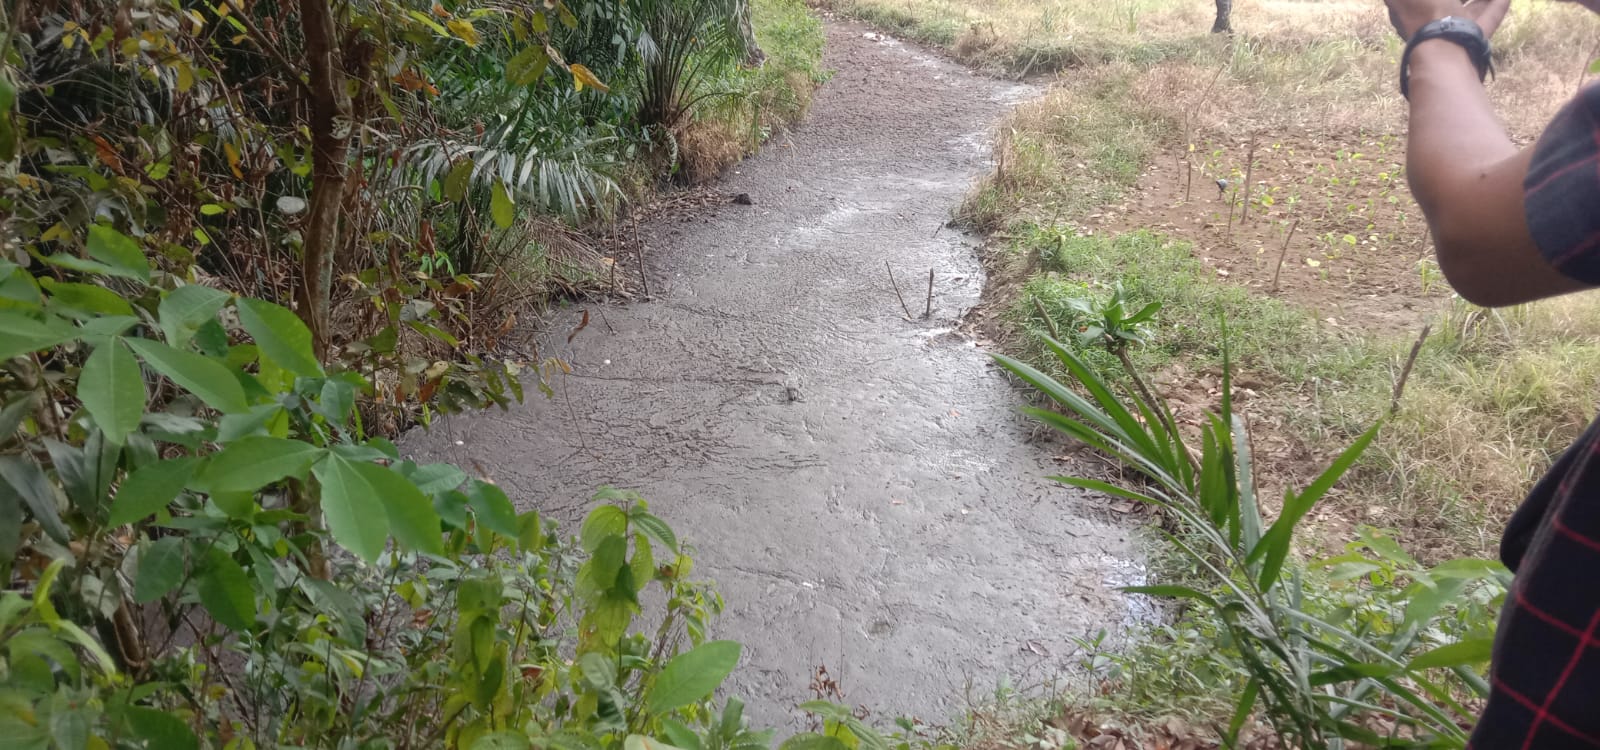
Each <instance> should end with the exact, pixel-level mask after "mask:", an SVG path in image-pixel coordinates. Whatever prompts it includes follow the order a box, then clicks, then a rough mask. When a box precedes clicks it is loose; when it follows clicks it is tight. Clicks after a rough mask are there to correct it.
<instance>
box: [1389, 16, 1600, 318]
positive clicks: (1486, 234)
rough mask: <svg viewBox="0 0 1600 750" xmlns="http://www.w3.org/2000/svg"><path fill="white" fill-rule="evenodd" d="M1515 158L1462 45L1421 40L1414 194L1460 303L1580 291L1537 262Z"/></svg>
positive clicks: (1409, 159) (1524, 168)
mask: <svg viewBox="0 0 1600 750" xmlns="http://www.w3.org/2000/svg"><path fill="white" fill-rule="evenodd" d="M1531 156H1532V152H1531V150H1519V149H1518V148H1517V146H1516V144H1514V143H1512V142H1511V138H1510V137H1509V136H1508V135H1507V134H1506V130H1505V127H1504V126H1502V125H1501V124H1500V120H1499V118H1497V117H1496V116H1495V113H1494V108H1493V106H1492V105H1491V104H1490V103H1489V96H1488V94H1487V93H1485V91H1484V88H1483V84H1482V83H1481V82H1480V81H1479V80H1478V71H1477V68H1476V67H1475V66H1473V64H1472V61H1471V59H1470V58H1469V57H1468V56H1467V53H1466V51H1465V50H1464V49H1462V48H1461V47H1460V46H1459V45H1457V44H1454V43H1452V42H1450V41H1447V40H1443V39H1436V40H1433V41H1428V42H1424V43H1422V44H1420V45H1418V46H1417V48H1416V50H1415V51H1413V52H1412V56H1411V135H1410V140H1409V142H1408V144H1407V147H1406V164H1407V170H1406V171H1407V173H1408V178H1409V180H1410V183H1411V192H1412V194H1413V195H1414V196H1415V197H1416V199H1417V204H1418V205H1419V206H1421V207H1422V212H1423V214H1424V215H1426V216H1427V218H1428V226H1429V227H1431V228H1432V230H1433V243H1434V250H1435V253H1436V255H1437V257H1438V260H1439V269H1440V270H1441V271H1443V272H1444V275H1445V278H1446V279H1447V280H1448V281H1449V282H1450V284H1451V286H1453V287H1454V288H1455V290H1456V291H1457V292H1458V293H1460V294H1461V296H1463V297H1465V298H1467V299H1468V300H1471V301H1472V302H1475V303H1477V304H1480V305H1485V306H1490V307H1493V306H1499V305H1510V304H1517V303H1521V302H1527V301H1530V300H1534V299H1538V298H1540V297H1547V296H1550V295H1553V294H1561V293H1564V292H1570V291H1574V290H1577V289H1580V288H1583V287H1582V285H1581V284H1579V283H1578V282H1575V281H1573V280H1572V279H1570V278H1567V277H1566V276H1564V275H1562V274H1560V273H1559V272H1557V271H1556V270H1555V269H1554V268H1552V267H1550V266H1549V264H1548V263H1546V262H1545V261H1544V259H1543V258H1542V257H1540V255H1539V252H1538V249H1537V248H1536V247H1535V246H1534V244H1533V240H1532V238H1531V236H1530V235H1529V232H1528V222H1527V215H1526V213H1525V211H1524V209H1523V200H1524V197H1523V186H1522V183H1523V179H1524V178H1525V177H1526V175H1527V172H1528V162H1529V159H1530V158H1531Z"/></svg>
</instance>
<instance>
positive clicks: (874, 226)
mask: <svg viewBox="0 0 1600 750" xmlns="http://www.w3.org/2000/svg"><path fill="white" fill-rule="evenodd" d="M867 34H868V29H866V28H865V27H860V26H856V25H852V24H846V23H842V22H830V25H829V29H828V41H829V47H828V52H827V59H826V64H827V66H828V67H829V68H830V69H831V70H834V71H836V74H835V76H834V78H833V79H832V80H831V81H830V82H829V83H828V84H827V85H825V86H824V87H823V88H822V89H821V90H820V91H819V92H818V95H817V99H816V102H815V105H814V106H813V108H812V111H811V114H810V116H809V118H808V119H807V120H806V122H805V123H804V124H803V125H802V126H800V127H799V128H797V129H796V130H795V131H794V132H792V133H789V134H788V135H785V136H780V137H779V138H777V139H775V141H774V142H773V143H772V144H770V145H769V146H768V147H767V149H765V151H764V152H763V153H762V154H761V155H760V156H758V157H756V158H753V159H751V160H749V161H747V162H745V163H743V164H741V165H738V166H736V167H734V168H733V169H732V170H730V171H729V174H728V175H727V178H726V180H725V181H724V183H723V185H722V186H721V187H722V189H723V190H725V192H726V193H727V194H728V195H734V194H737V193H748V194H749V195H750V196H751V199H752V203H753V205H737V204H733V203H731V202H730V203H729V204H727V205H726V206H720V207H717V208H714V209H712V210H710V211H709V212H707V213H703V214H699V215H695V216H689V217H684V216H679V217H675V218H666V219H662V220H659V221H657V222H656V223H655V224H653V225H647V226H646V227H644V228H643V230H642V231H643V234H644V237H645V240H646V242H647V243H648V245H649V248H650V250H649V253H648V256H647V257H648V263H649V273H650V281H651V285H650V286H651V291H652V292H653V294H654V297H653V298H652V299H651V300H648V301H644V302H637V303H634V304H630V305H625V306H607V307H604V308H598V307H591V313H592V319H591V322H590V324H589V325H588V326H587V328H585V329H584V330H583V331H582V332H580V333H579V334H578V335H577V336H576V337H575V338H574V339H573V340H572V342H571V343H568V342H567V340H566V338H567V333H568V332H569V331H571V330H572V329H573V328H574V327H575V326H576V321H577V320H578V317H579V312H578V311H576V310H574V311H571V312H570V313H565V314H563V315H559V316H557V317H556V319H554V320H552V321H549V322H548V323H547V326H546V328H545V330H546V331H548V332H549V333H548V334H547V335H546V336H545V337H544V338H543V340H542V352H543V354H544V355H555V356H560V357H562V358H563V359H566V360H568V361H569V362H570V363H571V365H572V367H573V369H574V372H573V374H572V375H570V376H568V377H566V378H565V382H564V383H562V382H557V383H556V384H555V387H556V392H557V396H556V398H555V399H552V400H546V399H543V398H540V397H537V396H533V397H532V398H530V400H529V403H528V404H527V405H526V406H524V407H522V408H519V409H516V410H512V411H509V412H498V411H490V412H484V413H480V414H472V415H462V416H455V417H450V418H446V419H441V420H437V421H436V422H435V424H434V427H433V429H432V431H431V432H429V433H421V432H414V433H412V434H410V435H408V436H407V438H406V439H405V440H404V441H403V444H402V449H403V450H404V451H405V452H406V453H407V454H409V455H411V456H412V457H415V458H418V459H425V460H449V461H454V462H457V463H459V464H461V465H463V466H474V465H476V466H480V467H482V470H484V471H486V472H487V473H488V474H489V475H490V476H491V477H492V478H493V479H495V480H496V481H498V482H499V483H500V484H501V485H502V486H503V487H505V488H506V490H507V491H508V493H510V494H511V496H512V497H513V498H514V499H515V500H516V501H517V502H518V503H519V505H521V506H522V507H523V508H538V509H541V510H543V511H545V512H547V513H550V514H552V515H554V516H555V517H557V518H559V519H562V520H564V521H567V522H569V524H570V523H575V522H576V521H577V520H578V519H579V518H581V516H582V514H583V513H584V511H585V510H586V508H587V507H588V504H589V503H588V501H587V498H588V497H589V496H590V495H591V494H592V493H593V491H594V490H595V489H596V488H597V487H599V486H601V485H606V484H612V485H616V486H620V487H628V488H632V489H637V490H639V491H640V492H642V493H643V494H644V495H645V496H646V497H647V498H648V499H649V500H650V502H651V504H652V507H653V509H654V510H655V512H656V513H657V514H658V515H660V516H662V517H663V518H665V519H667V520H668V522H670V523H671V524H672V525H673V526H674V527H675V528H676V529H677V531H678V533H679V535H680V536H681V537H684V538H685V539H686V540H687V541H689V542H690V543H692V544H693V545H694V546H695V548H696V549H697V567H696V569H695V572H696V574H697V576H698V577H705V578H710V579H712V580H715V581H717V583H718V584H719V588H720V590H721V591H722V593H723V595H724V596H725V598H726V599H727V610H726V613H725V614H724V616H723V618H722V620H721V622H720V625H719V627H718V629H717V631H718V636H719V637H729V638H736V639H738V640H740V641H742V642H743V643H744V644H745V652H744V658H743V661H742V663H741V666H740V669H739V671H738V672H736V674H735V676H734V678H733V680H732V681H731V685H730V692H732V693H735V694H738V695H741V696H744V697H745V698H746V699H747V701H748V702H749V704H750V715H751V718H752V720H753V721H756V722H761V723H767V724H774V725H778V726H783V727H788V728H791V729H792V728H797V727H799V726H801V717H800V714H799V713H798V712H796V711H795V710H794V708H793V706H794V705H795V704H797V703H799V702H801V701H804V700H808V699H811V698H813V697H814V696H813V694H812V692H811V690H810V689H809V688H808V684H809V683H810V681H811V678H812V676H813V675H814V674H815V673H816V669H817V667H818V666H820V665H826V667H827V669H828V672H829V674H830V675H831V676H832V677H833V678H834V679H836V680H837V681H838V682H839V684H840V686H841V687H842V689H843V692H844V694H845V701H846V702H848V703H851V704H859V705H864V706H866V707H868V708H869V709H870V710H871V711H872V712H873V713H874V714H875V715H876V716H879V717H892V716H897V715H907V716H918V717H921V718H923V719H924V720H926V721H929V722H933V723H941V722H943V721H944V720H946V719H947V718H950V717H951V716H952V715H953V714H954V713H956V712H958V711H960V710H961V709H962V708H963V707H965V706H966V705H967V701H968V700H969V696H971V697H972V698H973V699H976V698H977V697H980V696H982V695H984V694H986V693H990V692H991V691H992V690H993V688H994V686H995V685H997V684H998V683H999V681H1000V680H1001V679H1002V678H1003V677H1005V676H1010V677H1011V678H1012V680H1013V682H1014V683H1016V684H1019V685H1021V684H1025V683H1026V682H1028V681H1029V680H1038V679H1041V678H1043V677H1047V676H1049V675H1051V674H1054V673H1056V672H1059V671H1060V670H1061V669H1063V668H1065V667H1066V666H1068V665H1069V664H1070V663H1071V662H1072V661H1073V655H1072V652H1073V646H1072V642H1071V640H1070V639H1071V638H1073V637H1082V636H1085V635H1092V634H1093V633H1095V631H1097V630H1099V629H1101V628H1107V629H1111V630H1115V629H1116V628H1118V627H1119V626H1120V625H1122V624H1125V623H1126V622H1128V621H1129V620H1130V618H1133V617H1135V616H1136V615H1135V613H1134V611H1133V610H1132V609H1131V608H1130V606H1131V605H1130V603H1129V602H1128V601H1127V600H1126V599H1125V598H1124V597H1122V596H1121V595H1119V594H1117V593H1115V592H1114V591H1113V590H1112V588H1113V587H1114V586H1117V585H1124V584H1129V583H1133V582H1136V581H1137V580H1139V578H1140V577H1141V568H1140V566H1139V564H1138V563H1137V561H1136V560H1137V554H1136V551H1135V550H1134V546H1135V545H1134V535H1135V531H1134V529H1133V528H1132V527H1131V525H1130V524H1129V523H1127V522H1126V521H1124V520H1121V519H1119V518H1117V517H1115V516H1114V514H1109V513H1107V512H1105V511H1103V510H1100V509H1099V506H1100V505H1101V503H1099V502H1097V501H1095V500H1093V499H1091V498H1087V497H1083V496H1081V495H1079V494H1077V493H1075V492H1074V491H1071V490H1069V489H1067V488H1065V487H1062V486H1059V485H1055V484H1053V483H1051V482H1050V481H1048V480H1047V479H1046V478H1045V477H1046V476H1048V475H1051V474H1056V473H1061V472H1063V471H1069V470H1071V467H1070V466H1067V465H1064V464H1062V463H1060V462H1058V461H1056V460H1054V459H1053V457H1052V455H1051V452H1050V450H1048V449H1047V448H1045V447H1041V446H1038V445H1033V444H1030V443H1029V442H1028V435H1029V431H1030V428H1031V426H1030V425H1029V424H1028V423H1027V422H1026V421H1025V420H1024V419H1023V418H1022V417H1021V416H1020V415H1018V414H1017V413H1016V408H1017V407H1018V406H1019V405H1020V404H1021V403H1022V402H1023V395H1022V393H1021V392H1020V391H1018V390H1017V389H1015V388H1013V387H1012V386H1011V385H1009V384H1008V383H1007V382H1006V381H1005V379H1004V378H1003V377H1002V376H1001V374H1000V373H999V372H998V371H997V370H996V369H995V368H994V367H992V366H991V365H990V364H989V361H988V358H987V357H986V356H985V355H984V354H983V352H982V351H980V350H979V349H978V348H977V347H976V346H974V345H973V343H972V342H971V341H969V340H967V339H966V338H965V337H963V336H961V335H959V334H958V333H956V332H955V329H956V328H957V326H958V325H959V323H960V318H961V316H962V315H963V313H964V312H965V311H966V310H967V309H968V308H969V307H971V306H972V305H974V304H975V303H976V302H977V300H978V295H979V291H980V289H981V286H982V282H983V279H982V270H981V268H980V267H979V264H978V261H977V259H976V256H975V254H974V241H973V239H972V238H970V237H966V236H963V235H962V234H960V233H959V232H957V231H954V230H952V229H949V228H946V227H943V224H944V223H945V222H946V221H947V220H948V219H949V216H950V212H951V210H952V209H953V208H954V207H956V206H957V205H958V204H959V203H960V201H961V198H962V196H963V195H964V193H965V192H966V191H967V190H968V188H969V186H970V185H971V184H972V182H973V181H974V180H975V179H976V178H977V177H978V176H979V175H980V174H981V173H982V172H983V171H984V170H985V169H986V168H987V167H988V159H989V154H990V146H991V143H992V138H993V128H994V126H995V123H996V121H997V120H998V119H999V117H1000V116H1001V115H1002V114H1003V113H1004V111H1005V110H1006V109H1007V108H1008V107H1009V106H1011V105H1013V104H1016V103H1017V102H1019V101H1022V100H1024V99H1026V98H1027V97H1029V96H1031V95H1033V94H1034V93H1035V92H1034V90H1032V89H1030V88H1027V87H1022V86H1018V85H1015V84H1010V83H1005V82H1000V81H995V80H991V79H988V78H984V77H980V76H975V75H973V74H971V73H969V72H968V71H966V70H965V69H963V68H961V67H959V66H957V65H955V64H953V63H949V62H946V61H944V60H942V59H939V58H937V57H935V56H933V55H931V54H929V53H926V52H923V51H921V50H918V49H915V48H913V47H911V46H909V45H904V44H901V43H899V42H897V41H894V40H889V39H881V38H872V37H869V36H867ZM885 261H888V263H889V264H890V266H892V267H893V268H894V269H895V272H896V273H897V275H898V279H899V284H900V287H901V291H902V292H903V293H904V295H905V298H906V304H907V305H908V306H910V307H911V310H912V313H913V315H916V316H921V315H922V313H923V310H924V305H925V299H926V293H927V283H928V272H929V269H932V270H933V272H934V300H933V313H932V316H931V317H930V318H929V319H927V320H921V319H918V320H907V319H906V318H905V316H904V314H903V313H902V311H901V305H900V303H899V302H898V301H897V300H896V298H895V294H894V291H893V290H892V288H891V286H890V282H889V276H888V272H887V271H886V270H885V267H884V263H885ZM570 528H571V530H572V531H573V532H574V533H575V532H576V528H575V526H572V527H570Z"/></svg>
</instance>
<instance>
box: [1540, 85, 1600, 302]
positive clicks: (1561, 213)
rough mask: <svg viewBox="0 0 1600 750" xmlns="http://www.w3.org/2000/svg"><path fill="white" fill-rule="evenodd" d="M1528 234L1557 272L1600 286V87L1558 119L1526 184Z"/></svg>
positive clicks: (1547, 130) (1592, 88)
mask: <svg viewBox="0 0 1600 750" xmlns="http://www.w3.org/2000/svg"><path fill="white" fill-rule="evenodd" d="M1523 190H1524V194H1525V199H1524V206H1525V210H1526V212H1527V217H1528V230H1529V231H1530V232H1531V233H1532V234H1533V241H1534V244H1536V245H1538V247H1539V252H1540V253H1541V254H1543V255H1544V258H1545V260H1547V261H1549V262H1550V265H1552V266H1554V267H1555V269H1556V270H1557V271H1560V272H1561V273H1563V274H1566V275H1567V276H1570V277H1572V278H1573V279H1576V280H1578V281H1581V282H1583V283H1585V284H1590V285H1600V86H1589V87H1587V88H1585V89H1584V90H1583V91H1582V92H1580V93H1579V95H1578V97H1577V98H1576V99H1573V100H1572V101H1571V102H1570V103H1568V104H1567V106H1566V107H1564V108H1563V109H1562V110H1561V113H1560V114H1558V115H1556V118H1555V119H1554V120H1553V121H1551V123H1550V126H1549V127H1547V128H1545V131H1544V135H1541V136H1540V137H1539V142H1538V144H1537V145H1535V146H1534V152H1533V162H1532V163H1531V164H1529V165H1528V177H1527V179H1526V181H1525V182H1524V183H1523Z"/></svg>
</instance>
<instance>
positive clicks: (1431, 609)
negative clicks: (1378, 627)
mask: <svg viewBox="0 0 1600 750" xmlns="http://www.w3.org/2000/svg"><path fill="white" fill-rule="evenodd" d="M1467 583H1468V581H1465V580H1462V579H1459V578H1442V579H1439V580H1436V581H1416V582H1413V583H1412V584H1411V585H1410V586H1407V587H1406V590H1405V593H1404V596H1403V597H1402V598H1403V599H1404V600H1405V602H1406V614H1405V620H1404V622H1405V624H1406V625H1407V626H1411V625H1415V626H1418V627H1425V626H1426V625H1427V624H1428V622H1429V621H1430V620H1432V619H1433V616H1434V615H1437V614H1439V610H1441V609H1443V608H1444V606H1445V605H1446V604H1449V603H1450V602H1452V601H1455V599H1456V597H1458V596H1460V595H1461V592H1462V591H1463V590H1465V589H1466V587H1467Z"/></svg>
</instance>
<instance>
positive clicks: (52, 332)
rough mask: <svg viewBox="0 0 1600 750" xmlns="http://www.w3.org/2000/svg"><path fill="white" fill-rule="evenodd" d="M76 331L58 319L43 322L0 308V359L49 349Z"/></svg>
mask: <svg viewBox="0 0 1600 750" xmlns="http://www.w3.org/2000/svg"><path fill="white" fill-rule="evenodd" d="M76 333H77V332H76V331H74V330H73V329H72V327H71V326H69V325H67V324H65V323H63V322H61V321H58V320H54V319H52V320H51V322H50V324H45V323H41V322H39V321H37V320H34V319H33V318H30V317H28V316H26V315H21V314H19V313H14V312H7V311H3V310H0V361H3V360H7V359H11V358H12V357H15V356H18V355H21V354H31V353H33V352H36V351H39V350H41V349H49V348H50V347H52V346H55V345H56V344H59V343H61V342H63V341H66V340H68V339H70V338H72V337H73V336H74V335H75V334H76Z"/></svg>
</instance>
